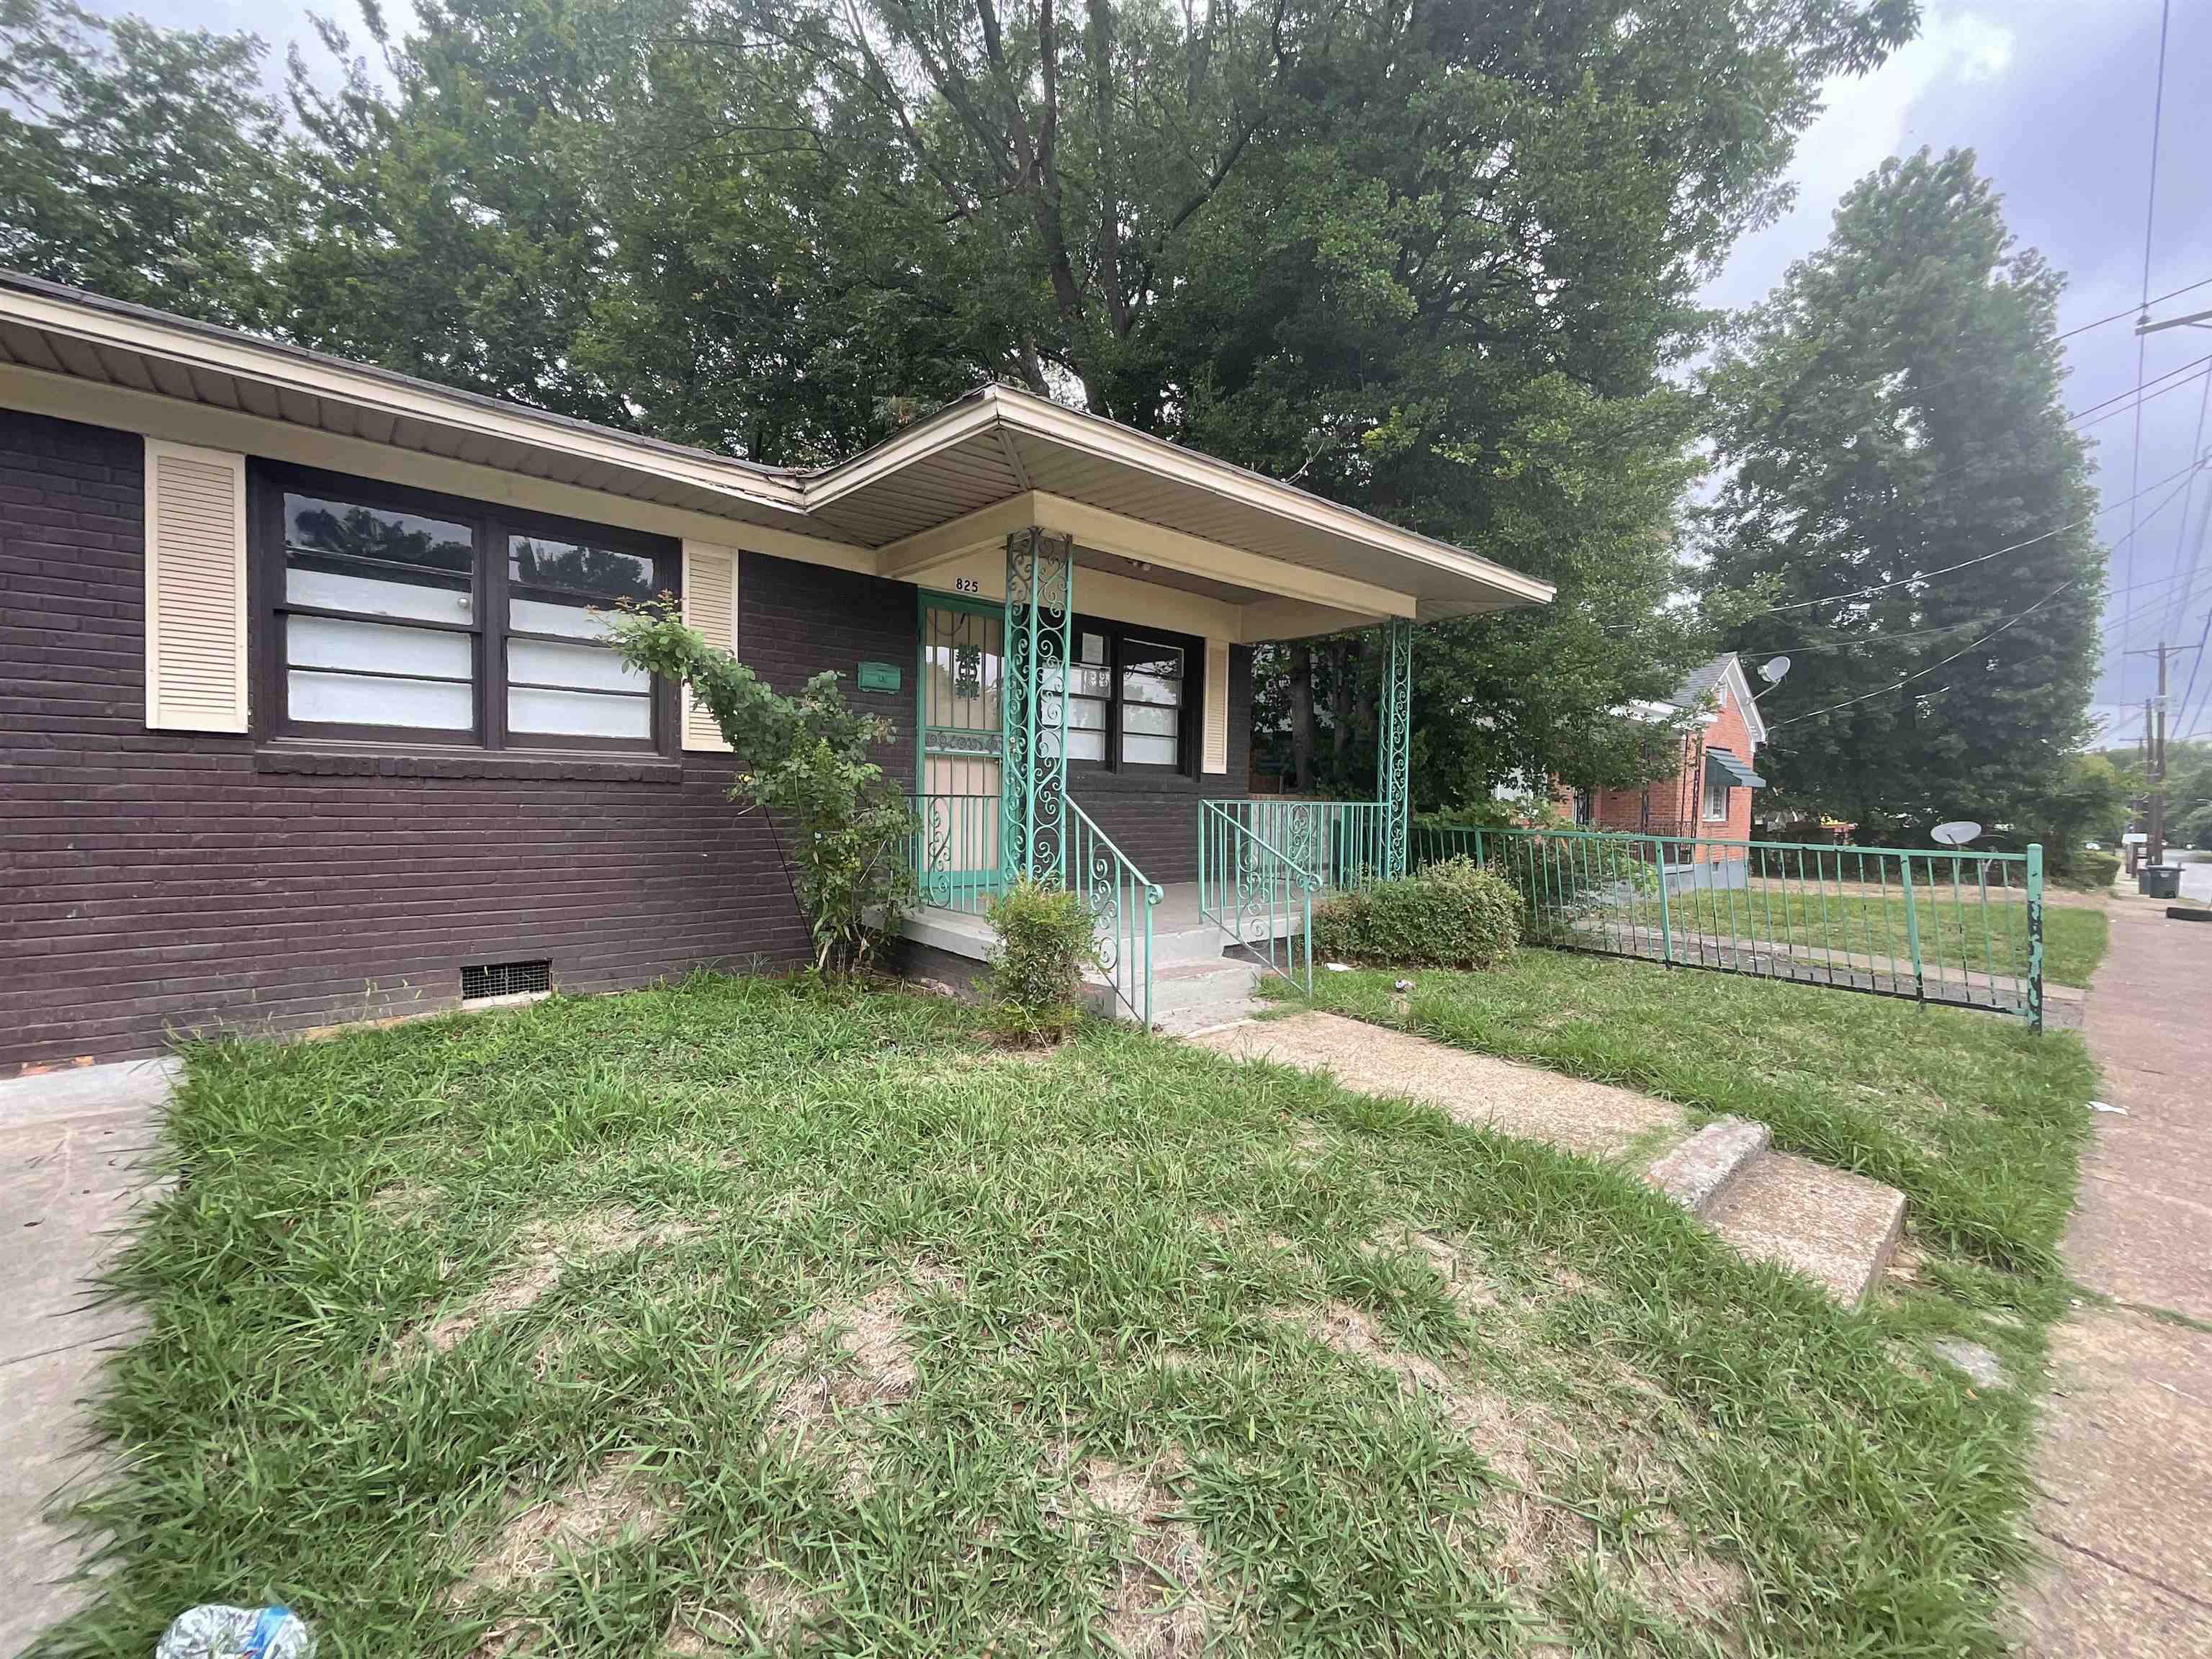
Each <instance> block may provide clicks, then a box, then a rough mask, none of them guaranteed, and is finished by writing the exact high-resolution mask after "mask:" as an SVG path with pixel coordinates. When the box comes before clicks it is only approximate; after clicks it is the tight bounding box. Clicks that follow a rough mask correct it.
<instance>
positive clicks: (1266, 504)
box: [0, 271, 1552, 638]
mask: <svg viewBox="0 0 2212 1659" xmlns="http://www.w3.org/2000/svg"><path fill="white" fill-rule="evenodd" d="M0 404H5V405H7V406H12V407H21V408H29V409H34V410H40V412H48V413H55V414H59V415H62V416H65V417H67V418H74V419H79V420H85V421H90V422H105V423H107V424H112V425H118V426H121V427H123V428H125V429H130V430H140V431H148V432H154V431H155V430H156V429H157V428H158V427H160V426H161V422H164V421H166V422H167V428H165V429H164V430H163V435H168V436H172V437H174V438H176V439H177V440H178V441H199V442H203V443H208V444H220V445H223V446H225V447H233V448H241V449H245V450H246V451H247V453H257V451H256V449H255V447H254V446H252V444H250V443H248V442H247V441H246V436H248V435H251V434H252V433H253V432H255V431H261V432H266V431H269V430H270V429H281V428H290V429H292V430H294V431H295V432H297V433H301V434H303V435H312V436H313V438H314V439H315V440H316V441H321V442H324V443H327V444H329V445H331V447H332V458H331V459H329V460H327V461H325V462H324V463H323V464H325V465H331V466H333V467H337V468H339V469H341V470H346V468H345V461H344V459H343V455H344V454H345V453H347V451H348V450H349V449H351V450H353V451H355V452H356V453H358V448H359V446H361V445H362V444H367V445H370V446H375V447H380V448H381V449H383V450H386V451H399V452H410V453H416V454H419V455H422V456H427V457H433V458H437V459H441V460H443V461H447V462H458V463H460V464H463V465H471V466H479V467H485V468H489V469H493V470H495V471H501V472H506V473H511V474H516V475H520V476H521V477H528V478H533V479H539V480H544V481H546V482H548V483H554V484H559V485H565V486H570V487H574V488H575V489H586V490H591V491H594V492H598V493H600V494H602V495H612V496H617V497H623V498H626V499H629V500H632V501H642V502H649V503H653V504H656V505H658V506H660V507H667V508H671V509H677V510H678V511H681V512H683V513H687V514H696V515H701V516H702V517H705V518H708V519H713V520H722V521H725V522H728V523H735V524H742V525H748V526H757V527H758V529H759V531H760V532H762V535H761V537H759V538H746V537H744V536H742V535H733V536H732V538H731V539H732V540H733V541H736V542H738V544H741V545H743V544H746V543H747V542H748V541H749V540H752V539H758V540H759V541H760V543H761V546H762V550H764V551H773V552H777V553H782V554H786V555H787V556H798V557H802V558H805V557H815V558H818V559H820V560H822V561H823V562H830V563H836V564H840V565H843V566H846V567H848V568H859V569H873V570H876V571H878V573H879V574H884V575H888V576H895V577H900V578H903V579H906V580H917V579H919V578H920V576H921V575H922V574H925V573H926V572H927V571H928V570H929V569H931V568H936V567H939V566H942V565H943V564H945V563H946V562H949V561H950V560H951V559H953V558H957V557H958V556H961V555H963V554H967V553H971V552H972V551H973V550H975V548H976V547H978V546H981V545H982V544H986V543H987V542H989V541H991V540H993V539H994V538H996V539H1001V540H1002V539H1003V538H1004V536H1005V535H1006V532H1008V531H1009V530H1010V529H1012V528H1018V527H1020V526H1024V525H1030V524H1034V525H1038V526H1042V527H1044V528H1046V529H1048V530H1050V531H1053V532H1055V533H1061V534H1066V535H1068V536H1071V537H1073V538H1074V539H1075V540H1076V542H1077V543H1078V544H1079V548H1081V549H1082V550H1083V554H1084V556H1085V557H1086V558H1088V559H1090V560H1093V561H1097V562H1103V563H1105V564H1107V565H1108V566H1109V568H1111V567H1112V566H1114V565H1115V564H1120V565H1121V566H1124V567H1129V568H1130V569H1129V574H1136V575H1139V577H1140V578H1142V579H1149V580H1154V581H1156V582H1158V583H1159V584H1160V585H1163V586H1182V587H1185V588H1188V589H1191V590H1192V591H1197V592H1208V593H1211V594H1212V595H1213V596H1214V597H1217V598H1220V599H1227V600H1231V601H1232V602H1236V603H1240V604H1243V605H1245V606H1246V608H1247V614H1248V617H1249V620H1250V623H1251V625H1250V628H1249V629H1248V631H1247V633H1246V635H1245V637H1247V638H1268V637H1290V636H1293V635H1296V634H1297V633H1300V632H1307V633H1313V632H1322V631H1327V630H1328V629H1332V628H1336V627H1343V626H1346V625H1350V624H1352V623H1358V622H1360V621H1365V620H1372V619H1374V618H1376V617H1386V616H1411V617H1418V618H1421V619H1427V618H1431V617H1451V616H1464V615H1468V614H1471V613H1474V612H1480V611H1495V610H1503V609H1507V608H1510V607H1514V606H1519V605H1541V604H1545V603H1547V602H1548V601H1549V600H1550V599H1551V597H1552V587H1551V585H1550V584H1548V583H1546V582H1542V581H1539V580H1535V579H1534V578H1533V577H1529V576H1525V575H1522V574H1520V573H1519V572H1517V571H1514V570H1510V569H1508V568H1505V567H1504V566H1503V565H1499V564H1497V563H1495V562H1492V561H1490V560H1487V559H1484V558H1480V557H1479V556H1476V555H1474V554H1472V553H1469V552H1467V551H1466V550H1463V549H1460V548H1456V547H1453V546H1451V545H1449V544H1446V543H1443V542H1440V541H1437V540H1434V539H1433V538H1429V537H1425V536H1419V535H1416V534H1414V533H1413V532H1410V531H1406V530H1401V529H1400V528H1398V527H1397V526H1394V525H1390V524H1388V523H1386V522H1384V521H1383V520H1380V519H1376V518H1374V517H1372V516H1370V515H1369V514H1367V513H1360V512H1358V511H1356V510H1354V509H1352V508H1350V507H1342V506H1340V505H1338V504H1337V503H1335V502H1333V501H1324V500H1322V498H1321V497H1319V496H1317V495H1312V494H1310V492H1308V491H1306V490H1304V489H1298V488H1297V487H1296V486H1295V485H1292V484H1287V483H1282V482H1280V481H1279V480H1276V479H1273V478H1268V477H1262V476H1261V475H1260V474H1258V473H1255V472H1250V471H1246V470H1244V469H1243V468H1242V467H1237V466H1233V465H1230V464H1228V463H1227V462H1224V461H1219V460H1216V459H1213V458H1212V457H1211V456H1207V455H1203V454H1200V453H1197V452H1195V451H1193V450H1188V449H1185V448H1182V447H1179V446H1177V445H1175V444H1171V443H1168V442H1166V441H1163V440H1161V439H1158V438H1155V437H1152V436H1151V435H1148V434H1145V433H1141V432H1138V431H1136V430H1134V429H1133V428H1128V427H1125V426H1121V425H1119V424H1117V423H1115V422H1111V421H1107V420H1102V419H1100V418H1099V417H1097V416H1092V415H1087V414H1084V413H1082V412H1081V411H1079V410H1071V409H1066V408H1063V407H1061V406H1060V405H1059V404H1054V403H1053V402H1051V401H1049V400H1048V399H1046V398H1037V397H1033V396H1031V395H1030V394H1029V393H1027V392H1018V391H1016V390H1014V389H1012V388H1011V387H1007V386H995V385H994V386H982V387H980V388H978V389H977V390H976V391H975V392H971V393H969V395H968V396H966V397H964V398H960V399H958V400H957V401H956V402H954V403H952V404H949V405H947V406H946V407H945V408H944V409H942V410H939V411H938V412H937V413H936V414H934V415H933V416H929V417H928V418H927V419H925V420H923V421H921V422H916V423H915V425H914V426H912V427H910V428H908V429H907V430H905V431H903V432H901V433H899V434H897V435H896V436H894V437H892V438H890V439H888V440H886V441H884V442H883V443H881V444H878V445H877V446H876V447H874V448H872V449H870V450H867V451H866V452H865V453H861V454H860V455H857V456H854V457H853V458H852V459H849V460H846V461H842V462H840V463H839V464H837V465H835V466H831V467H829V468H826V469H823V470H821V471H813V472H806V471H798V470H794V469H790V468H780V467H769V466H762V465H757V464H755V463H752V462H748V461H742V460H734V459H731V458H730V457H728V456H725V455H717V454H714V453H710V452H708V451H705V450H699V449H693V448H690V447H685V446H684V445H681V444H673V443H668V442H665V441H661V440H659V439H655V438H648V437H642V436H640V435H636V434H634V433H627V432H621V431H617V430H616V429H614V428H609V427H603V426H597V425H593V424H592V423H591V422H585V421H577V420H572V419H569V418H568V417H566V416H558V415H550V414H547V413H545V412H544V411H543V410H535V409H531V408H528V407H526V405H523V404H514V403H509V402H506V401H504V400H502V399H500V398H488V397H483V396H480V395H477V394H475V393H471V392H457V391H454V390H453V389H451V388H449V387H446V386H436V385H434V384H432V383H431V382H428V381H426V380H417V379H415V378H413V377H411V376H408V375H404V374H394V373H392V372H391V371H389V370H386V369H381V368H374V367H371V366H369V365H366V364H362V363H356V362H348V361H346V360H344V359H343V358H338V357H333V356H326V355H325V354H323V353H319V352H314V351H308V350H306V349H301V348H300V347H297V346H292V345H287V344H283V343H278V342H274V341H269V340H264V339H260V338H257V337H253V336H251V335H247V334H243V333H240V332H238V331H235V330H231V329H226V328H221V327H217V326H216V325H211V324H207V323H202V322H197V321H194V320H191V319H187V318H183V317H177V316H173V315H171V314H169V313H165V312H160V311H155V310H151V309H149V308H147V307H143V306H135V305H129V304H125V303H124V302H122V301H114V300H108V299H104V298H102V297H100V296H99V295H91V294H86V293H83V292H81V291H79V290H77V289H70V288H65V287H62V286H60V285H58V284H56V283H47V282H43V281H40V279H38V278H35V277H31V276H21V275H17V274H15V273H10V272H5V271H0ZM186 405H188V406H191V410H192V411H193V418H194V419H195V420H196V421H198V422H202V423H203V425H204V430H203V431H202V434H201V435H199V436H198V437H197V440H195V439H194V438H193V437H192V436H191V435H189V433H186V432H179V431H177V430H175V429H174V428H175V425H176V421H177V416H176V415H175V414H174V413H170V414H167V415H166V416H164V415H161V414H160V413H158V412H157V411H160V410H165V409H166V410H169V411H175V410H179V407H180V406H186ZM288 447H289V448H291V449H292V450H293V451H294V454H293V458H294V459H297V453H296V452H297V441H295V442H294V443H293V444H292V445H290V446H288ZM258 453H268V452H266V451H265V450H264V451H261V452H258ZM1155 570H1157V571H1158V572H1159V573H1161V574H1158V575H1153V574H1151V573H1152V572H1154V571H1155Z"/></svg>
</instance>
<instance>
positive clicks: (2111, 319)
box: [2057, 276, 2212, 340]
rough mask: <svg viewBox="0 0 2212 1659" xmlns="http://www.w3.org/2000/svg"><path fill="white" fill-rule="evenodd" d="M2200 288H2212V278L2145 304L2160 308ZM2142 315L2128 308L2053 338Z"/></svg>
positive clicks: (2083, 332) (2191, 284) (2063, 338)
mask: <svg viewBox="0 0 2212 1659" xmlns="http://www.w3.org/2000/svg"><path fill="white" fill-rule="evenodd" d="M2200 288H2212V276H2207V277H2204V278H2203V279H2202V280H2200V281H2197V282H2194V283H2187V284H2185V286H2183V287H2181V288H2177V289H2174V290H2173V291H2172V293H2169V294H2160V295H2157V296H2156V297H2155V298H2154V299H2152V300H2150V301H2147V302H2146V303H2148V304H2150V305H2154V306H2162V305H2164V304H2165V303H2166V301H2168V300H2174V299H2179V297H2180V296H2181V295H2185V294H2194V293H2195V292H2197V289H2200ZM2140 316H2142V307H2141V306H2130V307H2128V308H2127V309H2126V310H2125V311H2116V312H2114V313H2112V315H2111V316H2109V317H2100V318H2098V319H2097V320H2096V321H2095V322H2093V323H2084V324H2082V325H2081V327H2079V328H2069V329H2068V330H2067V331H2065V332H2064V333H2063V334H2061V335H2058V336H2057V338H2058V339H2061V340H2070V339H2072V338H2073V337H2075V335H2076V334H2087V332H2088V331H2090V330H2091V329H2093V328H2102V327H2104V325H2106V323H2117V322H2118V321H2119V320H2120V319H2122V318H2123V317H2140Z"/></svg>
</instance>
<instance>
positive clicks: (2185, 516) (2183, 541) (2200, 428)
mask: <svg viewBox="0 0 2212 1659" xmlns="http://www.w3.org/2000/svg"><path fill="white" fill-rule="evenodd" d="M2208 409H2212V374H2208V375H2206V377H2205V380H2204V390H2203V392H2199V393H2198V394H2197V435H2196V436H2195V437H2194V438H2192V439H2191V440H2190V441H2189V453H2191V454H2192V455H2202V454H2203V453H2204V416H2205V412H2206V410H2208ZM2196 493H2197V475H2196V474H2195V473H2191V475H2190V477H2189V488H2188V489H2185V490H2184V491H2182V493H2181V522H2180V523H2179V524H2177V525H2176V526H2174V527H2173V566H2174V568H2175V569H2177V570H2179V568H2181V554H2182V550H2183V549H2184V548H2185V547H2186V546H2187V545H2188V544H2189V503H2190V501H2191V498H2192V497H2193V496H2194V495H2196ZM2203 556H2204V537H2203V532H2201V531H2200V532H2198V535H2197V556H2196V558H2192V559H2191V560H2190V562H2189V585H2188V586H2186V587H2184V588H2183V589H2182V590H2181V604H2180V605H2179V606H2178V607H2177V608H2176V614H2177V615H2178V616H2180V617H2186V616H2187V615H2188V614H2189V596H2190V594H2191V592H2193V591H2194V590H2195V589H2196V586H2197V561H2198V560H2200V559H2202V558H2203ZM2160 631H2161V632H2163V631H2164V624H2163V623H2161V624H2160ZM2195 677H2196V671H2195V670H2194V669H2192V670H2191V679H2192V680H2193V679H2194V678H2195Z"/></svg>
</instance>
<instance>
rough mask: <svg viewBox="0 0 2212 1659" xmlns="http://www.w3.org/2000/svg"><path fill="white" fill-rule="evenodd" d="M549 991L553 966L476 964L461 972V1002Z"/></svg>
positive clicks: (539, 993)
mask: <svg viewBox="0 0 2212 1659" xmlns="http://www.w3.org/2000/svg"><path fill="white" fill-rule="evenodd" d="M552 988H553V964H552V963H550V961H547V962H480V963H477V964H476V965H475V966H474V967H472V968H464V969H461V1000H462V1001H464V1002H484V1001H489V1000H490V999H492V998H494V997H526V996H543V995H544V994H546V993H547V992H548V991H550V990H551V989H552Z"/></svg>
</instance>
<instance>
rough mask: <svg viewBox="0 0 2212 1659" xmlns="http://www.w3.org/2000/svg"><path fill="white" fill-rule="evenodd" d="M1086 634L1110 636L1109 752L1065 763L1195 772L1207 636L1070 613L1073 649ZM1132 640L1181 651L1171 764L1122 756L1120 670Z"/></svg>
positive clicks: (1085, 768) (1163, 773)
mask: <svg viewBox="0 0 2212 1659" xmlns="http://www.w3.org/2000/svg"><path fill="white" fill-rule="evenodd" d="M1085 634H1100V635H1104V636H1105V640H1106V669H1107V682H1108V684H1109V688H1110V689H1109V693H1108V695H1107V698H1106V742H1105V753H1106V758H1105V759H1103V760H1100V761H1094V760H1078V759H1076V758H1074V757H1073V756H1070V757H1068V760H1067V769H1068V770H1069V771H1071V772H1084V773H1089V774H1100V773H1104V774H1111V775H1121V776H1127V777H1135V778H1147V777H1149V778H1194V777H1196V776H1197V775H1198V757H1199V749H1200V744H1201V742H1202V739H1203V733H1202V732H1201V731H1200V726H1199V722H1200V720H1201V719H1202V718H1203V713H1204V709H1205V707H1206V641H1203V640H1200V639H1197V638H1194V637H1193V636H1192V635H1187V634H1179V633H1177V632H1176V631H1175V630H1174V629H1170V628H1147V627H1146V626H1144V625H1142V624H1141V623H1123V622H1113V621H1109V619H1107V618H1106V617H1084V616H1077V617H1070V618H1069V619H1068V638H1069V644H1070V654H1071V655H1073V653H1074V651H1075V650H1076V649H1079V641H1080V640H1081V637H1082V635H1085ZM1133 640H1134V641H1142V642H1144V643H1145V644H1146V645H1151V646H1165V647H1170V648H1171V649H1174V650H1176V651H1180V652H1182V702H1181V703H1180V704H1179V705H1178V706H1177V708H1176V731H1175V740H1176V759H1175V763H1174V764H1173V765H1171V766H1170V765H1163V764H1162V763H1159V762H1158V761H1130V760H1124V759H1122V758H1121V737H1122V720H1123V715H1122V696H1121V674H1122V668H1123V665H1124V663H1125V662H1126V661H1127V655H1128V646H1129V642H1130V641H1133ZM1071 666H1080V665H1079V664H1075V665H1071ZM1140 707H1147V708H1158V707H1160V705H1158V704H1156V703H1155V704H1144V705H1140ZM1071 729H1073V728H1071ZM1152 735H1159V734H1157V733H1155V734H1152Z"/></svg>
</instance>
